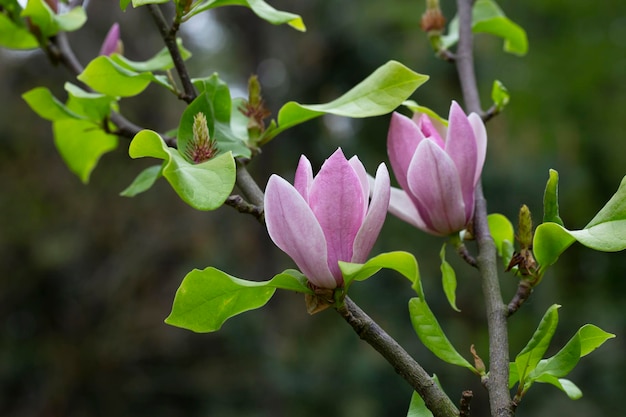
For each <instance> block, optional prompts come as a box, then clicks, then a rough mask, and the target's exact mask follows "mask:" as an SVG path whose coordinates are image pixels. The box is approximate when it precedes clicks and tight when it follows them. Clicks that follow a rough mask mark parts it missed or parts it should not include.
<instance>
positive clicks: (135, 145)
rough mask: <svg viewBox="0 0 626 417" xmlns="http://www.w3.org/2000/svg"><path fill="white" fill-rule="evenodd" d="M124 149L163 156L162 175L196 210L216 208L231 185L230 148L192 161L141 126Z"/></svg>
mask: <svg viewBox="0 0 626 417" xmlns="http://www.w3.org/2000/svg"><path fill="white" fill-rule="evenodd" d="M128 153H129V155H130V157H131V158H143V157H152V158H159V159H164V160H165V163H164V165H163V176H164V177H165V178H166V179H167V181H168V182H169V183H170V185H171V186H172V188H173V189H174V191H176V193H177V194H178V196H179V197H180V198H181V199H182V200H183V201H184V202H186V203H187V204H189V205H190V206H191V207H193V208H195V209H198V210H215V209H217V208H219V207H220V206H221V205H222V204H224V201H226V198H228V196H229V195H230V193H231V191H232V190H233V187H234V186H235V175H236V167H235V160H234V158H233V155H232V153H230V152H227V153H223V154H221V155H218V156H216V157H215V158H213V159H210V160H208V161H206V162H202V163H200V164H193V163H191V162H188V161H187V160H186V159H185V158H183V156H182V155H181V154H180V153H179V152H178V150H176V149H173V148H170V147H168V146H166V145H165V142H164V141H163V139H161V137H160V136H159V135H158V134H157V133H156V132H153V131H151V130H142V131H141V132H139V133H137V135H135V137H134V138H133V140H132V142H131V143H130V147H129V149H128Z"/></svg>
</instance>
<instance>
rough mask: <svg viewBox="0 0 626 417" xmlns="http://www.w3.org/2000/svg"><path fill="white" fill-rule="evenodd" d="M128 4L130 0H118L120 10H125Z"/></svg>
mask: <svg viewBox="0 0 626 417" xmlns="http://www.w3.org/2000/svg"><path fill="white" fill-rule="evenodd" d="M129 4H130V0H120V9H122V11H126V8H127V7H128V5H129Z"/></svg>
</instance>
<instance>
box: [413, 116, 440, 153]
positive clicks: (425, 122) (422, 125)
mask: <svg viewBox="0 0 626 417" xmlns="http://www.w3.org/2000/svg"><path fill="white" fill-rule="evenodd" d="M417 115H419V117H418V118H417V127H418V128H419V130H420V131H421V132H422V133H423V134H424V137H426V138H430V139H431V140H433V141H435V143H436V144H437V145H439V146H441V147H442V148H443V147H444V146H445V143H444V141H443V138H444V137H445V131H446V130H445V127H443V126H442V127H443V129H442V132H444V136H442V135H441V134H440V133H439V130H438V129H437V128H435V125H434V124H433V121H432V120H431V118H430V117H428V115H427V114H425V113H415V114H414V115H413V120H415V118H416V116H417Z"/></svg>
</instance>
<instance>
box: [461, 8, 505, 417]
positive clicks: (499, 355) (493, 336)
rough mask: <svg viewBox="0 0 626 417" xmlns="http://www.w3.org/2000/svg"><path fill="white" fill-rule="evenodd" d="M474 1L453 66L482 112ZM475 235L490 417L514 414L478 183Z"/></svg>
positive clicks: (470, 104) (465, 11)
mask: <svg viewBox="0 0 626 417" xmlns="http://www.w3.org/2000/svg"><path fill="white" fill-rule="evenodd" d="M473 3H474V2H473V0H457V6H458V15H459V45H458V49H457V53H456V58H457V59H456V65H457V71H458V73H459V79H460V82H461V89H462V91H463V98H464V101H465V105H466V107H467V110H468V111H470V112H476V113H478V114H481V113H482V110H481V105H480V97H479V94H478V88H477V85H476V75H475V73H474V59H473V36H472V5H473ZM474 234H475V237H476V242H477V244H478V249H479V254H478V257H477V259H476V261H477V264H478V269H479V270H480V273H481V278H482V290H483V295H484V298H485V309H486V313H487V327H488V329H489V378H488V380H487V381H486V386H487V390H488V392H489V404H490V408H491V415H492V416H493V417H511V416H513V415H514V411H513V407H512V404H511V396H510V393H509V389H508V385H509V342H508V334H507V322H506V317H507V313H508V310H507V307H506V306H505V305H504V303H503V301H502V293H501V291H500V283H499V281H498V269H497V263H496V261H497V257H496V248H495V244H494V242H493V238H492V237H491V234H490V233H489V226H488V224H487V202H486V200H485V198H484V195H483V190H482V186H481V184H480V183H479V184H478V187H477V188H476V209H475V213H474Z"/></svg>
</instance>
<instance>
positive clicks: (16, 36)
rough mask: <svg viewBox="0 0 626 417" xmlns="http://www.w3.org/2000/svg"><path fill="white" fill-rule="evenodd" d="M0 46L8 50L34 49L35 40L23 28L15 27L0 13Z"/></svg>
mask: <svg viewBox="0 0 626 417" xmlns="http://www.w3.org/2000/svg"><path fill="white" fill-rule="evenodd" d="M0 46H3V47H5V48H10V49H35V48H38V47H39V41H37V38H36V37H35V36H34V35H33V34H32V33H31V32H30V31H29V30H28V29H27V28H25V27H23V26H19V25H17V24H16V23H15V22H13V21H12V20H11V19H10V18H9V16H7V15H5V14H4V13H0Z"/></svg>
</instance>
